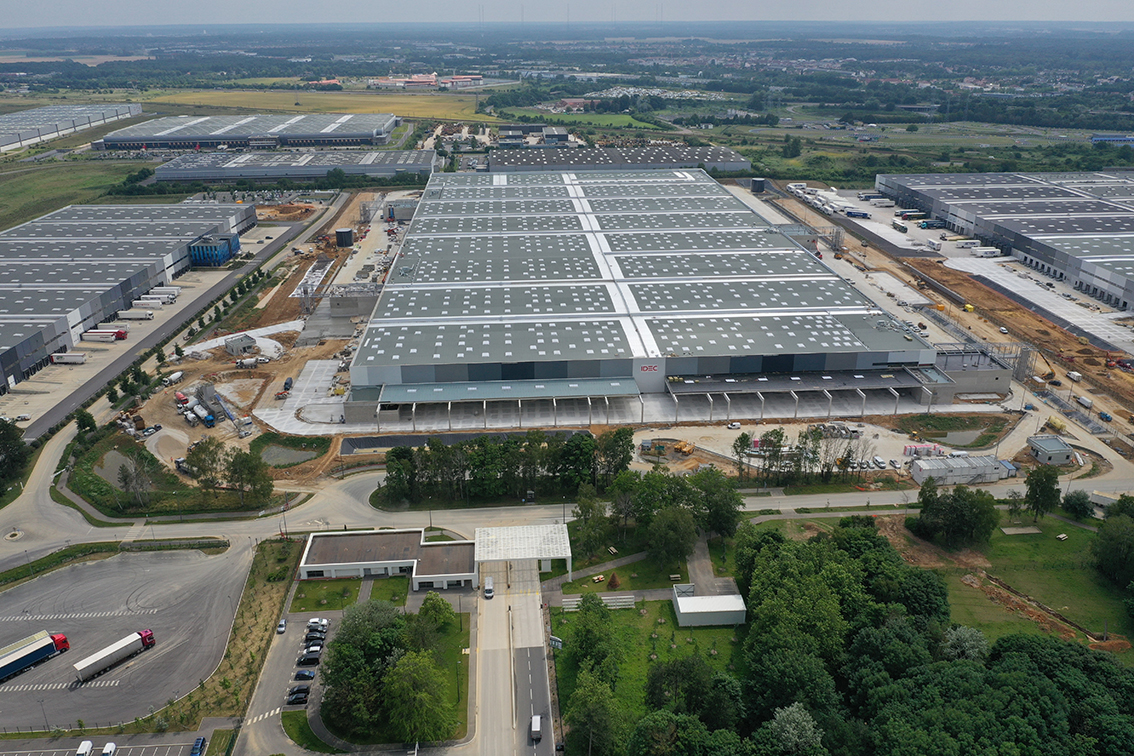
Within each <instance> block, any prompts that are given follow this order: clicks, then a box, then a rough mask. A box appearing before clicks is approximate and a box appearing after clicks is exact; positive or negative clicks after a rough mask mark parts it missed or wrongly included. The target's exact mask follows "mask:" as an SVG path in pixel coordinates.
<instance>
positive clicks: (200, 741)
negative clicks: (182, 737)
mask: <svg viewBox="0 0 1134 756" xmlns="http://www.w3.org/2000/svg"><path fill="white" fill-rule="evenodd" d="M204 754H205V739H204V738H197V739H196V740H194V741H193V750H191V751H190V752H189V756H204Z"/></svg>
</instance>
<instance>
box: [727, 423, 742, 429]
mask: <svg viewBox="0 0 1134 756" xmlns="http://www.w3.org/2000/svg"><path fill="white" fill-rule="evenodd" d="M728 429H729V430H740V423H729V424H728Z"/></svg>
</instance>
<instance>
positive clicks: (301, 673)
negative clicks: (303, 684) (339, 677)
mask: <svg viewBox="0 0 1134 756" xmlns="http://www.w3.org/2000/svg"><path fill="white" fill-rule="evenodd" d="M295 679H296V680H314V679H315V670H313V669H300V670H296V673H295Z"/></svg>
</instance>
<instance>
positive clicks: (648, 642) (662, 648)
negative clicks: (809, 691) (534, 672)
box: [551, 601, 742, 721]
mask: <svg viewBox="0 0 1134 756" xmlns="http://www.w3.org/2000/svg"><path fill="white" fill-rule="evenodd" d="M643 611H644V614H643ZM610 616H611V619H612V620H613V628H612V630H611V632H612V633H613V634H614V635H615V636H616V637H617V638H618V641H619V646H620V647H621V648H622V651H623V657H622V663H621V665H620V667H619V678H618V687H617V689H616V690H615V692H614V695H615V696H617V697H618V699H619V700H620V701H621V702H622V703H623V705H625V706H626V708H627V712H628V714H629V719H630V721H637V720H638V719H641V718H642V717H644V716H645V715H646V713H647V712H646V705H645V698H644V691H645V687H646V671H647V670H648V669H649V666H650V664H652V663H653V662H654V661H663V662H664V661H670V660H672V659H676V658H679V657H684V656H688V655H690V654H693V653H700V654H702V655H704V657H705V660H706V661H707V662H708V663H709V666H711V667H712V668H713V669H717V670H728V671H730V672H731V673H732V674H734V675H737V676H740V674H741V672H740V666H741V659H742V654H741V649H740V646H741V644H740V643H739V642H736V643H734V642H732V638H733V637H736V638H737V641H740V640H742V637H741V636H739V635H736V634H735V633H734V632H733V629H732V628H730V627H723V628H721V627H693V628H681V627H678V626H677V618H676V616H675V615H674V613H673V605H672V603H671V602H669V601H645V602H641V603H639V604H638V605H637V607H636V608H634V609H618V610H613V611H611V613H610ZM571 619H572V613H570V612H563V611H562V610H561V609H553V610H552V614H551V621H552V626H553V627H554V633H555V634H556V635H558V636H559V637H561V638H563V641H564V646H565V649H570V644H571ZM659 619H661V620H664V622H663V623H661V624H659V623H658V620H659ZM653 634H656V635H657V637H656V638H653V637H651V636H652V635H653ZM671 646H672V647H671ZM714 650H715V651H716V652H717V653H716V654H713V653H712V651H714ZM651 655H655V656H656V659H651V658H650V657H651ZM734 667H735V669H734ZM555 669H556V674H557V675H558V676H559V700H560V701H569V700H570V698H571V694H572V693H573V692H574V691H575V678H576V676H577V674H578V670H577V669H576V668H575V664H574V663H573V662H572V661H571V658H570V653H569V651H567V650H565V651H563V652H556V654H555Z"/></svg>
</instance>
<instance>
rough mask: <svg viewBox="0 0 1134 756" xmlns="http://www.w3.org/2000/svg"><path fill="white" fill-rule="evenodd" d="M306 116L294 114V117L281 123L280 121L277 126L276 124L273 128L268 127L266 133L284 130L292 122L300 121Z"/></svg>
mask: <svg viewBox="0 0 1134 756" xmlns="http://www.w3.org/2000/svg"><path fill="white" fill-rule="evenodd" d="M306 117H307V116H296V117H295V118H291V119H289V120H287V121H284V122H283V123H281V124H280V125H279V126H276V127H275V128H272V129H268V133H269V134H275V133H276V132H279V131H284V130H285V129H287V127H288V126H290V125H292V124H293V123H298V122H299V121H302V120H303V119H304V118H306Z"/></svg>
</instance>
